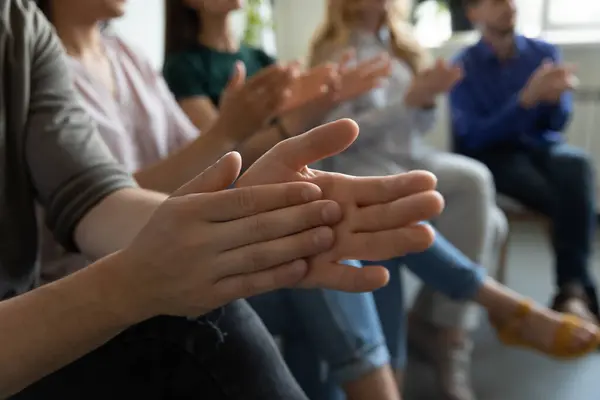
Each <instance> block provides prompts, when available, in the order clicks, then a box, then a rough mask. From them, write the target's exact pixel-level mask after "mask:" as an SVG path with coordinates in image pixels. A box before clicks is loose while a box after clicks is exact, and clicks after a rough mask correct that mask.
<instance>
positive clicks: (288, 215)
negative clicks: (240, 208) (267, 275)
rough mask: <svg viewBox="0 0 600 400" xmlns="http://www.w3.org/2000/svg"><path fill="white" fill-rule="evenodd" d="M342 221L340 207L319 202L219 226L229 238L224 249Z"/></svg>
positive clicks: (219, 231)
mask: <svg viewBox="0 0 600 400" xmlns="http://www.w3.org/2000/svg"><path fill="white" fill-rule="evenodd" d="M341 219H342V210H341V209H340V206H339V205H338V204H337V203H335V202H333V201H329V200H321V201H315V202H312V203H308V204H302V205H298V206H293V207H287V208H283V209H280V210H275V211H270V212H266V213H261V214H258V215H254V216H252V217H247V218H244V219H241V220H236V221H231V222H227V223H224V224H221V225H219V226H216V227H215V232H216V233H223V235H226V236H227V237H228V238H229V239H228V240H227V243H224V244H223V246H224V249H235V248H238V247H241V246H246V245H249V244H253V243H259V242H266V241H269V240H275V239H277V238H280V237H284V236H289V235H294V234H296V233H298V232H303V231H306V230H309V229H311V228H316V227H319V226H332V225H334V224H336V223H338V222H339V221H340V220H341Z"/></svg>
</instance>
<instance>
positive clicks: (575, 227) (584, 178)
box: [475, 144, 596, 302]
mask: <svg viewBox="0 0 600 400" xmlns="http://www.w3.org/2000/svg"><path fill="white" fill-rule="evenodd" d="M475 158H477V159H479V160H480V161H482V162H483V163H484V164H486V165H487V166H488V168H489V169H490V170H491V171H492V174H493V175H494V180H495V182H496V188H497V190H498V192H499V193H502V194H505V195H507V196H509V197H511V198H514V199H515V200H518V201H520V202H521V203H523V204H524V205H525V206H527V207H529V208H530V209H532V210H535V211H538V212H539V213H541V214H544V215H546V216H548V217H549V218H550V219H551V221H552V231H553V247H554V253H555V258H556V265H555V268H556V284H557V286H558V287H561V286H563V285H565V284H568V283H577V284H581V285H582V286H583V287H584V288H585V289H586V290H587V291H588V294H593V288H594V283H593V279H592V277H591V275H590V271H589V268H588V261H589V257H590V252H591V248H592V244H593V237H594V232H595V227H596V212H595V180H594V171H593V167H592V164H591V162H590V160H589V159H588V157H587V155H586V154H585V153H584V152H583V151H582V150H580V149H577V148H574V147H572V146H569V145H566V144H554V145H551V146H549V147H545V148H539V149H527V150H526V149H506V148H505V149H501V150H495V151H493V152H492V151H490V152H489V153H485V154H478V155H477V156H476V157H475ZM593 297H595V295H594V296H593ZM592 300H593V302H595V301H594V300H595V299H592Z"/></svg>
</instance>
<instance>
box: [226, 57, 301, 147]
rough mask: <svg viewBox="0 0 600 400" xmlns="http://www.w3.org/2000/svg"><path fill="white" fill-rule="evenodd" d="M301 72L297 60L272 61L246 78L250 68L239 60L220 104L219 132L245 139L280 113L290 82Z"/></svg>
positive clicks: (287, 95) (288, 91)
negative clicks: (291, 62) (283, 62)
mask: <svg viewBox="0 0 600 400" xmlns="http://www.w3.org/2000/svg"><path fill="white" fill-rule="evenodd" d="M297 74H298V67H297V65H296V64H290V65H288V66H281V65H272V66H270V67H267V68H265V69H263V70H262V71H260V72H259V73H257V74H256V75H254V76H253V77H251V78H249V79H248V80H247V81H246V69H245V67H244V64H243V63H242V62H237V63H236V65H235V68H234V72H233V75H232V78H231V80H230V81H229V83H228V85H227V87H226V88H225V91H224V92H223V95H222V96H221V104H220V105H219V112H220V115H219V119H218V121H217V124H219V126H220V129H219V132H223V133H224V134H226V135H229V136H230V137H231V139H232V140H234V141H235V142H241V141H243V140H244V139H246V138H248V137H249V136H251V135H253V134H254V133H256V132H257V131H259V130H260V129H261V128H263V127H264V126H265V125H266V123H267V122H268V121H269V120H271V119H272V118H273V117H274V116H275V115H277V114H278V113H279V111H278V110H279V107H281V105H282V104H283V103H284V102H285V101H286V100H287V98H288V97H289V96H290V90H289V88H290V85H291V84H292V82H293V81H294V79H295V78H296V76H297Z"/></svg>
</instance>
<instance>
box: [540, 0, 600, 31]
mask: <svg viewBox="0 0 600 400" xmlns="http://www.w3.org/2000/svg"><path fill="white" fill-rule="evenodd" d="M546 1H547V2H548V5H547V6H546V7H547V17H546V18H547V21H546V27H547V29H557V28H558V29H560V28H569V29H574V28H577V29H579V28H590V27H600V1H598V0H546Z"/></svg>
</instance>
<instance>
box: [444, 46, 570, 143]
mask: <svg viewBox="0 0 600 400" xmlns="http://www.w3.org/2000/svg"><path fill="white" fill-rule="evenodd" d="M515 46H516V51H515V53H514V54H515V55H514V56H513V57H512V58H510V59H508V60H499V59H498V57H497V56H496V55H495V54H494V52H493V50H492V49H491V47H490V46H489V45H488V44H486V43H485V42H484V41H480V42H479V43H477V44H475V45H473V46H471V47H468V48H467V49H465V50H464V51H462V52H461V53H460V54H459V55H458V56H457V57H456V62H457V63H459V64H461V65H462V67H463V68H464V73H465V77H464V79H463V80H462V81H461V82H460V83H459V84H458V85H456V86H455V88H454V89H453V90H452V92H451V93H450V109H451V116H452V132H453V135H454V144H455V150H456V151H458V152H461V153H467V154H469V153H470V154H473V153H477V152H480V151H490V150H492V151H493V150H494V149H498V148H506V147H537V146H546V145H548V144H551V143H553V142H557V141H561V140H562V135H561V133H560V132H561V131H562V130H563V129H564V128H565V125H566V124H567V121H568V120H569V116H570V114H571V111H572V108H573V99H572V94H571V93H570V92H568V93H564V94H563V95H562V96H561V98H560V101H559V102H558V103H555V104H554V103H542V104H538V105H537V106H535V107H533V108H530V109H525V108H523V107H522V106H521V105H520V103H519V94H520V91H521V90H522V89H523V88H524V87H525V85H526V84H527V81H528V80H529V78H530V77H531V75H532V74H533V72H534V71H535V70H536V69H537V68H538V67H539V66H540V65H541V64H542V62H543V61H544V60H553V61H555V62H560V61H561V59H560V54H559V51H558V49H557V48H556V47H555V46H553V45H551V44H549V43H546V42H543V41H540V40H536V39H529V38H526V37H524V36H517V37H516V40H515Z"/></svg>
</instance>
